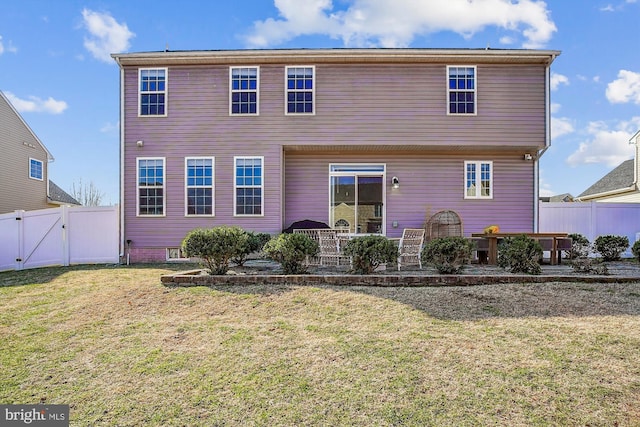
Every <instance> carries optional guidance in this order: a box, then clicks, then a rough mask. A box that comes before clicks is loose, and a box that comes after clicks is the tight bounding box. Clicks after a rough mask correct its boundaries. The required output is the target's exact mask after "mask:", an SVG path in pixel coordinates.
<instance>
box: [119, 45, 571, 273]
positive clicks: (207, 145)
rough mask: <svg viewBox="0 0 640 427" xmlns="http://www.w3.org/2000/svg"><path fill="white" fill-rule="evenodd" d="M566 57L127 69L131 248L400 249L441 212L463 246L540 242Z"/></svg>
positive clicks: (214, 55)
mask: <svg viewBox="0 0 640 427" xmlns="http://www.w3.org/2000/svg"><path fill="white" fill-rule="evenodd" d="M558 55H559V52H558V51H551V50H495V49H477V50H476V49H317V50H316V49H308V50H307V49H295V50H238V51H183V52H178V51H176V52H173V51H167V52H152V53H129V54H115V55H113V57H114V59H115V60H116V62H117V63H118V64H119V66H120V73H121V117H120V119H121V129H122V130H121V132H122V133H121V207H122V213H121V215H122V218H121V227H122V232H121V241H122V245H123V248H124V247H128V249H129V252H130V255H131V260H132V261H151V260H165V259H167V258H175V257H177V256H178V255H179V252H178V251H177V250H176V248H178V247H179V246H180V243H181V241H182V239H183V238H184V236H185V235H186V234H187V233H188V232H189V231H190V230H192V229H194V228H197V227H213V226H217V225H223V224H224V225H238V226H240V227H243V228H244V229H246V230H254V231H261V232H269V233H273V234H276V233H279V232H280V231H281V230H282V229H284V228H286V227H288V226H289V225H290V224H291V223H293V222H295V221H299V220H304V219H310V220H316V221H321V222H324V223H327V224H329V225H330V226H341V227H348V228H349V229H350V230H351V231H352V232H354V233H381V234H384V235H387V236H389V237H398V236H399V235H400V234H401V233H402V229H403V228H405V227H422V226H423V224H424V222H425V218H426V217H427V216H428V215H429V214H433V213H435V212H437V211H439V210H445V209H446V210H454V211H456V212H457V213H458V214H459V216H460V217H461V218H462V221H463V223H464V231H465V234H466V235H468V234H470V233H473V232H480V231H482V229H483V228H484V227H486V226H487V225H489V224H498V225H499V226H500V228H501V230H503V231H523V232H524V231H529V232H531V231H536V230H537V200H538V159H539V157H540V155H542V154H543V153H544V151H545V150H546V149H547V148H548V147H549V144H550V136H549V127H550V126H549V123H550V118H549V105H550V103H549V69H550V65H551V63H552V62H553V61H554V59H555V58H556V56H558Z"/></svg>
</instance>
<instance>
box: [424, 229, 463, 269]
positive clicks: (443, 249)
mask: <svg viewBox="0 0 640 427" xmlns="http://www.w3.org/2000/svg"><path fill="white" fill-rule="evenodd" d="M472 251H473V243H471V242H470V241H469V240H467V239H465V238H464V237H441V238H438V239H433V240H431V241H430V242H428V243H427V244H426V245H425V247H424V249H423V250H422V254H421V258H422V262H423V263H425V264H431V265H433V266H434V267H435V268H436V270H438V273H440V274H459V273H461V272H462V270H464V267H465V266H466V265H467V264H468V263H469V262H470V261H471V253H472Z"/></svg>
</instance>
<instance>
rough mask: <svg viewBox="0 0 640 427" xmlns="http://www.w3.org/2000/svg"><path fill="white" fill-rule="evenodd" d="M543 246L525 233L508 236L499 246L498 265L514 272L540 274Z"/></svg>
mask: <svg viewBox="0 0 640 427" xmlns="http://www.w3.org/2000/svg"><path fill="white" fill-rule="evenodd" d="M541 258H542V246H540V243H538V242H537V241H536V240H534V239H532V238H530V237H528V236H527V235H525V234H522V235H520V236H516V237H507V238H505V239H504V240H503V241H502V242H500V245H499V247H498V265H499V266H500V267H502V268H505V269H506V268H509V269H510V271H511V272H512V273H525V274H540V273H541V272H542V268H541V267H540V259H541Z"/></svg>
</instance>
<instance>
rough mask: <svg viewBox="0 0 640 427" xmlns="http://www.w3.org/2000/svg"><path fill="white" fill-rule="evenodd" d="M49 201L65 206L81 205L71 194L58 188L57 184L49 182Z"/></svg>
mask: <svg viewBox="0 0 640 427" xmlns="http://www.w3.org/2000/svg"><path fill="white" fill-rule="evenodd" d="M49 200H50V201H51V202H53V203H60V204H64V205H80V202H78V201H77V200H76V199H74V198H73V197H72V196H71V195H70V194H69V193H67V192H66V191H64V190H63V189H62V188H60V187H58V186H57V185H56V183H55V182H53V181H51V180H49Z"/></svg>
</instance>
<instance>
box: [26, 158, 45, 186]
mask: <svg viewBox="0 0 640 427" xmlns="http://www.w3.org/2000/svg"><path fill="white" fill-rule="evenodd" d="M31 162H38V163H40V169H42V178H38V177H35V176H33V175H31ZM29 179H34V180H36V181H44V162H43V161H42V160H39V159H34V158H33V157H29Z"/></svg>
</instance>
